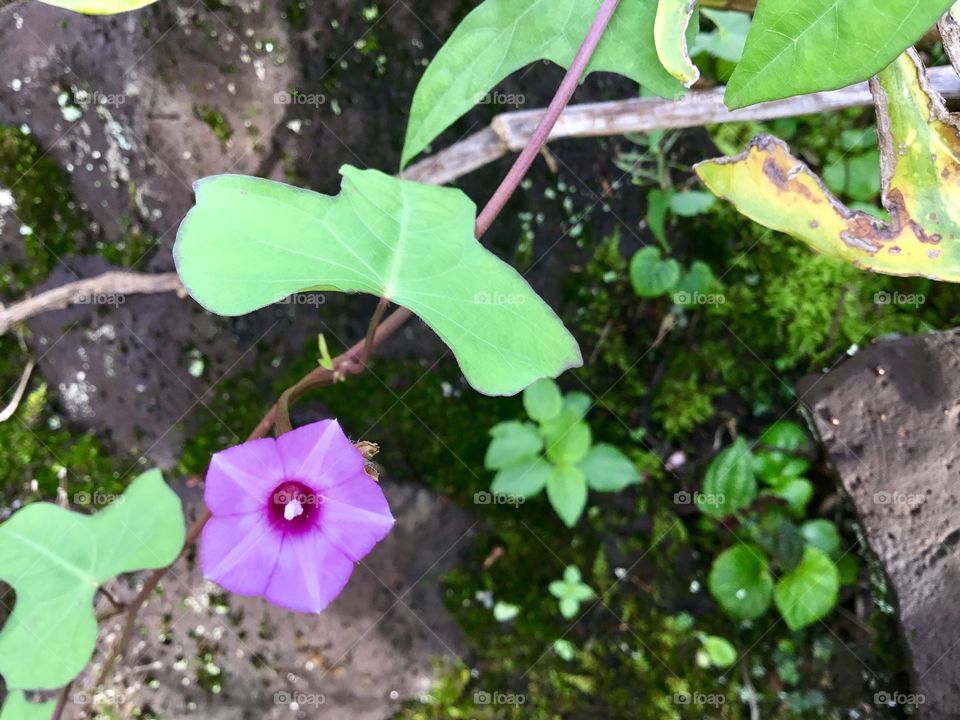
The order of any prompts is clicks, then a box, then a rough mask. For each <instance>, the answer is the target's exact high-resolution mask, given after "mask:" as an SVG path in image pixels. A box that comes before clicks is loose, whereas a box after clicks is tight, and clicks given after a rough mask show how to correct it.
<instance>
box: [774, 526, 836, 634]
mask: <svg viewBox="0 0 960 720" xmlns="http://www.w3.org/2000/svg"><path fill="white" fill-rule="evenodd" d="M839 591H840V575H839V573H838V572H837V566H836V565H834V564H833V561H832V560H831V559H830V558H829V557H827V556H826V555H825V554H824V553H823V551H822V550H818V549H817V548H815V547H812V546H810V545H807V547H806V548H804V551H803V560H801V561H800V564H799V565H797V566H796V567H795V568H794V569H793V570H791V571H790V572H789V573H787V574H786V575H784V576H783V577H781V578H780V580H779V581H778V582H777V586H776V588H774V591H773V600H774V602H775V603H776V605H777V609H778V610H779V611H780V614H781V615H783V619H784V620H785V621H786V623H787V627H789V628H790V629H791V630H799V629H800V628H802V627H806V626H807V625H809V624H810V623H812V622H815V621H817V620H819V619H820V618H822V617H825V616H826V615H827V613H829V612H830V611H831V610H832V609H833V606H834V605H836V603H837V593H838V592H839Z"/></svg>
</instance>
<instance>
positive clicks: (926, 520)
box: [798, 331, 960, 720]
mask: <svg viewBox="0 0 960 720" xmlns="http://www.w3.org/2000/svg"><path fill="white" fill-rule="evenodd" d="M798 394H799V395H800V396H801V399H802V401H803V403H804V405H805V406H806V407H807V409H808V410H809V412H810V414H811V415H812V417H813V419H814V422H815V424H816V427H817V430H818V431H819V433H820V436H821V438H822V440H823V443H824V445H825V447H826V452H827V455H828V458H829V460H830V462H831V463H832V464H833V465H834V466H835V467H836V469H837V472H838V473H839V475H840V479H841V481H842V483H843V487H844V489H845V490H846V492H847V493H848V494H849V496H850V498H851V499H852V501H853V503H854V505H855V506H856V510H857V514H858V515H859V517H860V521H861V523H862V526H863V530H864V533H865V535H866V539H867V541H868V543H869V545H870V549H871V550H872V551H873V553H875V554H876V556H877V558H878V559H879V561H880V563H881V565H882V566H883V568H884V570H885V571H886V574H887V576H888V578H889V581H890V584H891V588H892V590H893V594H894V595H895V597H896V605H897V610H898V617H899V622H900V627H901V630H902V633H903V638H904V641H905V644H906V646H907V648H908V650H909V653H910V658H909V660H910V666H911V670H912V676H913V684H914V688H915V690H916V692H917V693H919V694H920V695H922V696H923V700H924V702H923V704H922V706H921V710H922V712H923V714H924V716H925V717H927V718H931V719H933V720H943V719H945V718H957V717H960V603H958V602H957V598H958V596H960V331H951V332H944V333H932V334H929V335H923V336H919V337H910V338H902V339H897V340H890V341H883V342H879V343H877V344H875V345H873V346H871V347H869V348H867V349H866V350H863V351H861V352H860V353H858V354H857V355H855V356H854V357H852V358H851V359H849V360H847V361H846V362H844V363H843V364H842V365H840V366H839V367H838V368H836V369H835V370H833V371H831V372H829V373H827V374H825V375H818V376H815V377H810V378H806V379H805V380H804V381H803V382H802V383H801V384H800V385H799V387H798Z"/></svg>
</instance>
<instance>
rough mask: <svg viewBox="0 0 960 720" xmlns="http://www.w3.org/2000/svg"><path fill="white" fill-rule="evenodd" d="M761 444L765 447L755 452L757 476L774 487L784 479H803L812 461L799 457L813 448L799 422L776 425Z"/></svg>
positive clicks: (770, 429) (754, 459)
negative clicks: (775, 482)
mask: <svg viewBox="0 0 960 720" xmlns="http://www.w3.org/2000/svg"><path fill="white" fill-rule="evenodd" d="M757 444H758V445H760V446H762V447H761V448H758V449H757V452H756V453H754V456H753V467H754V470H755V471H756V472H757V474H758V475H759V476H760V477H761V478H762V479H763V480H765V481H766V482H768V483H770V484H773V482H774V481H776V480H778V479H779V478H783V477H799V476H800V475H803V474H804V473H805V472H806V471H807V470H808V469H809V468H810V461H809V460H807V459H806V458H803V457H798V456H797V455H796V454H795V453H803V452H808V451H809V450H811V449H812V447H813V446H812V445H811V443H810V438H809V437H808V436H807V433H806V431H805V430H804V429H803V427H802V426H801V425H800V424H799V423H796V422H794V421H792V420H781V421H779V422H775V423H774V424H773V425H771V426H770V427H768V428H767V429H766V430H764V431H763V434H762V435H761V436H760V439H759V440H757ZM763 448H778V449H777V450H766V449H763ZM782 451H786V452H782Z"/></svg>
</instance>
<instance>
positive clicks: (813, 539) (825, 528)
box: [800, 519, 840, 555]
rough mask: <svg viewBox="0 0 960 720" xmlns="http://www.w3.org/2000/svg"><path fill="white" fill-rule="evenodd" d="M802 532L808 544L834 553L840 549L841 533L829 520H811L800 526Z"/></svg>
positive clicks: (830, 553) (829, 553) (825, 552)
mask: <svg viewBox="0 0 960 720" xmlns="http://www.w3.org/2000/svg"><path fill="white" fill-rule="evenodd" d="M800 534H801V535H802V536H803V539H804V541H805V542H806V543H807V544H808V545H812V546H813V547H815V548H817V549H818V550H821V551H822V552H823V553H824V554H826V555H833V554H834V553H836V552H838V551H839V550H840V533H838V532H837V527H836V525H834V524H833V523H832V522H830V521H829V520H823V519H817V520H809V521H807V522H805V523H804V524H803V525H801V526H800Z"/></svg>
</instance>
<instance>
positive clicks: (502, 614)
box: [493, 600, 520, 622]
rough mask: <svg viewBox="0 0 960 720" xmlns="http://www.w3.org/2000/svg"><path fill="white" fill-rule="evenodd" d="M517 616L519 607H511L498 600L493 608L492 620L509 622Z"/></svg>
mask: <svg viewBox="0 0 960 720" xmlns="http://www.w3.org/2000/svg"><path fill="white" fill-rule="evenodd" d="M519 614H520V607H519V606H518V605H511V604H510V603H506V602H501V601H499V600H498V601H497V603H496V604H495V605H494V606H493V618H494V620H496V621H497V622H509V621H510V620H513V619H514V618H515V617H516V616H517V615H519Z"/></svg>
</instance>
